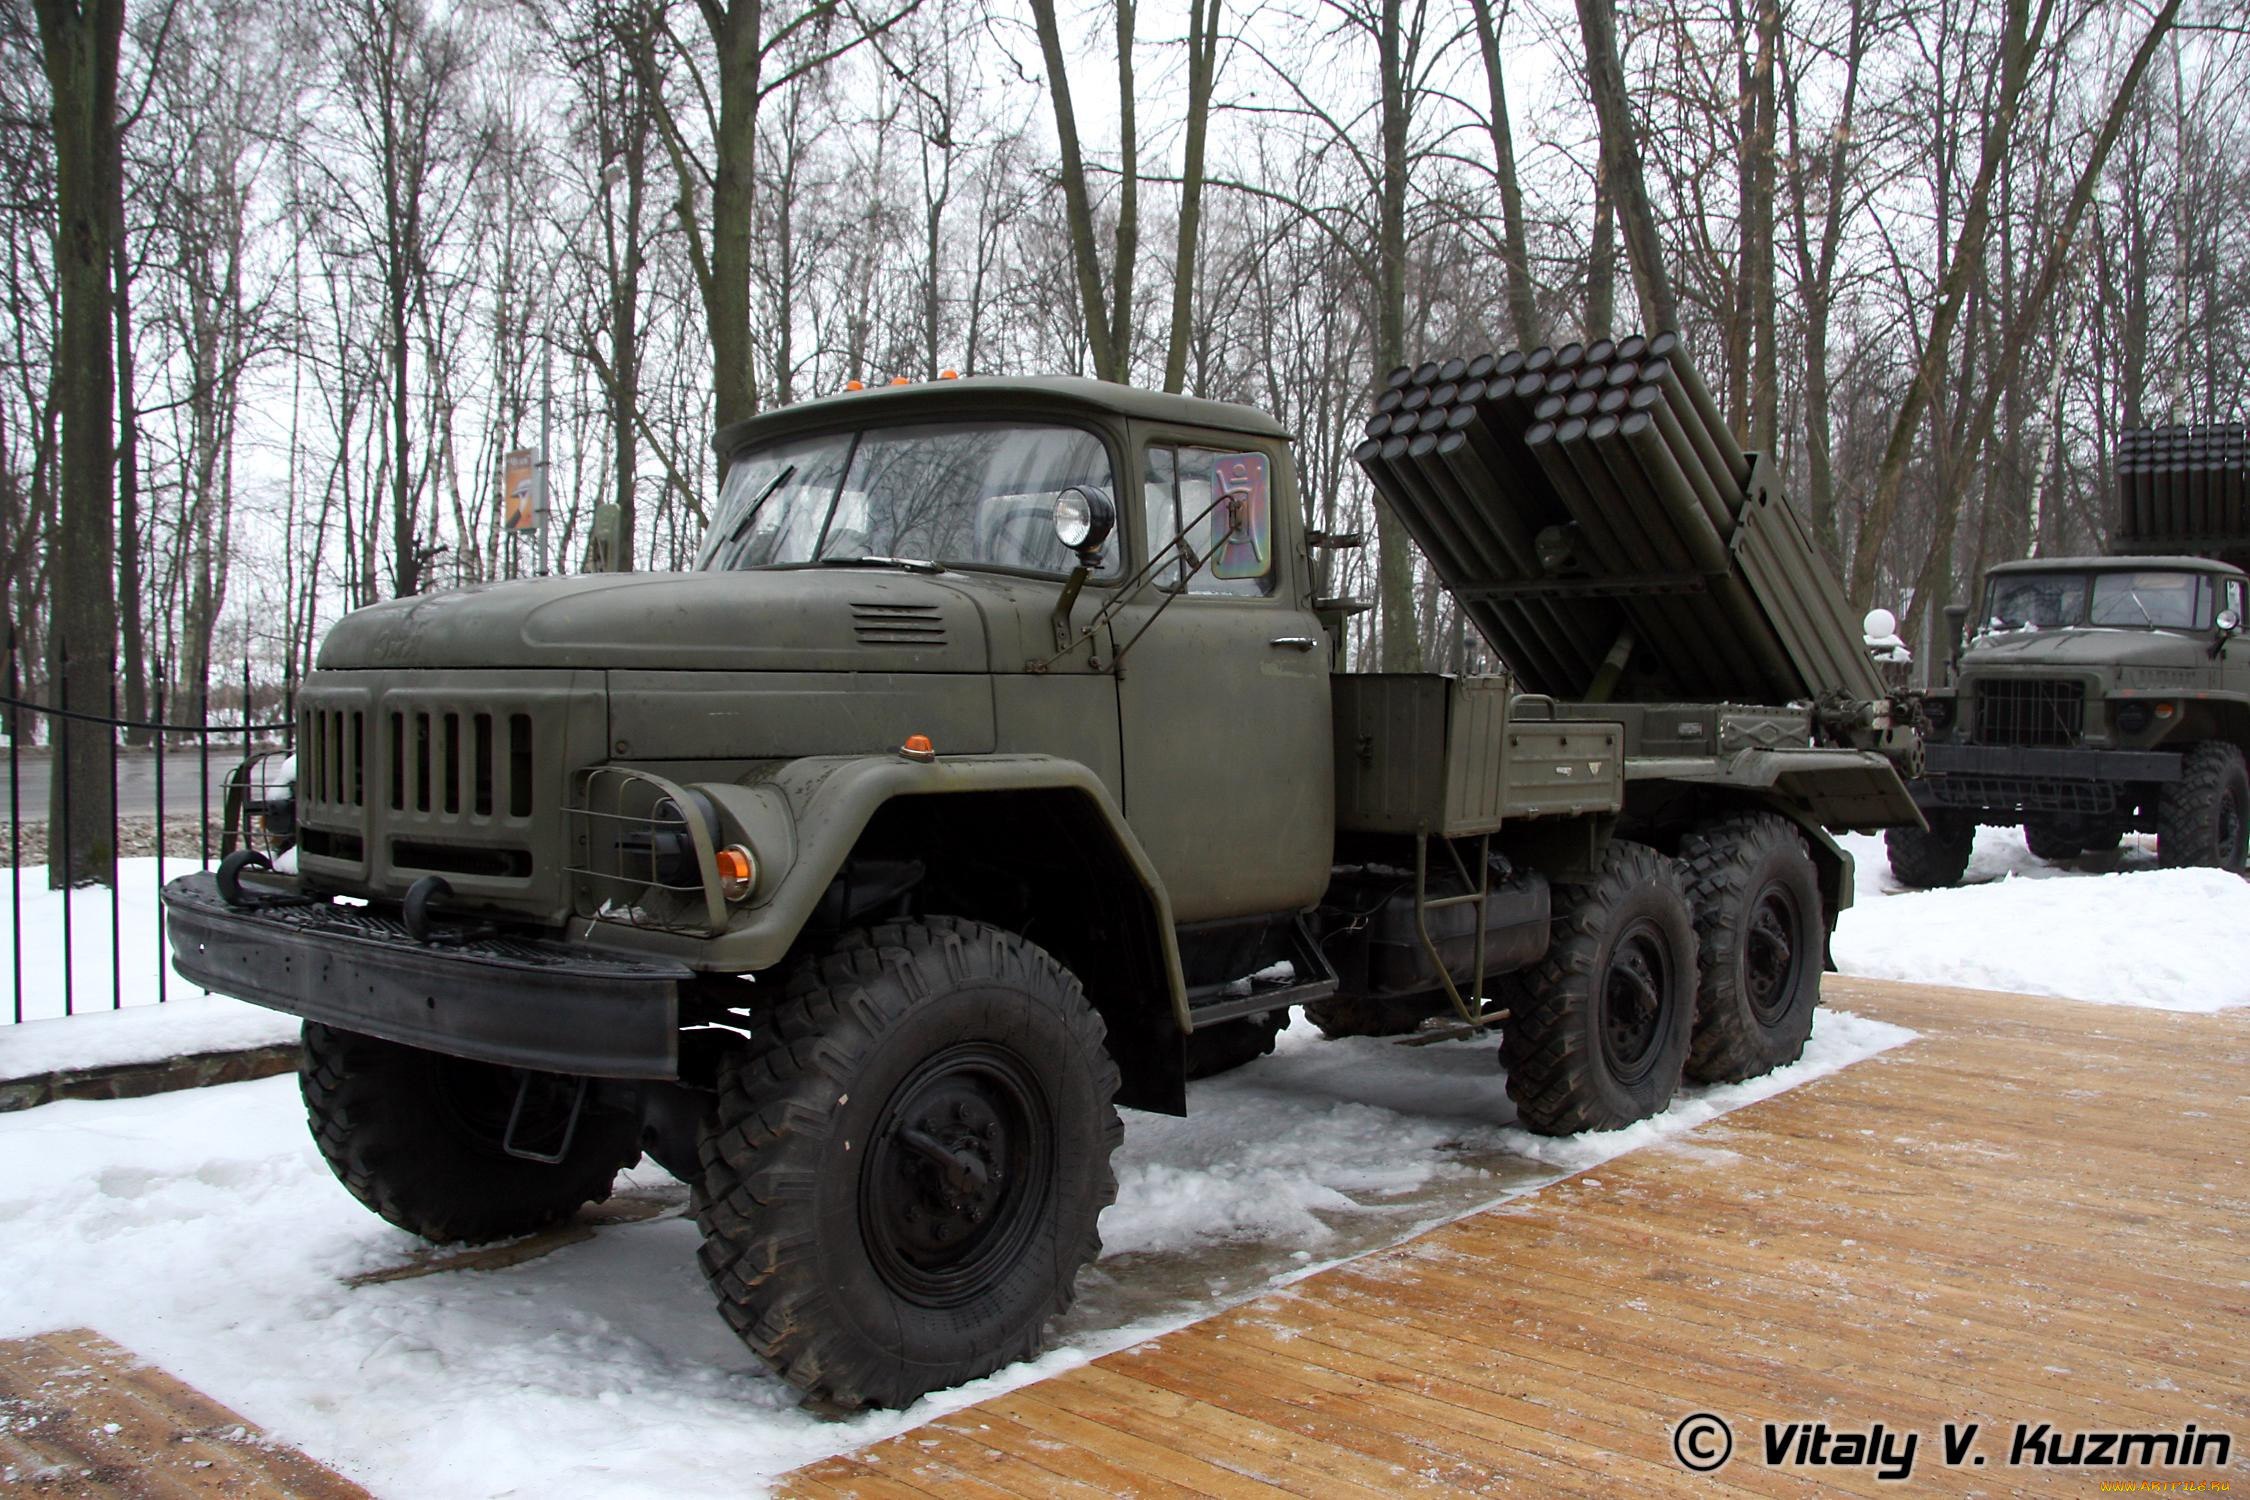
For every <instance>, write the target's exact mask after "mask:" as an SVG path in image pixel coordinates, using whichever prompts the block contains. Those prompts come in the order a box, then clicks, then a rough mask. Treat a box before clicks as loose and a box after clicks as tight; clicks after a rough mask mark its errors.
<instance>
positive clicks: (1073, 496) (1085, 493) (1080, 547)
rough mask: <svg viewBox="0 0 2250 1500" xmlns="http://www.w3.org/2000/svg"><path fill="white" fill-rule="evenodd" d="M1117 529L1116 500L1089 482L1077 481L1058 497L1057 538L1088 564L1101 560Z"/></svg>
mask: <svg viewBox="0 0 2250 1500" xmlns="http://www.w3.org/2000/svg"><path fill="white" fill-rule="evenodd" d="M1116 529H1117V502H1115V501H1114V500H1112V499H1110V498H1109V496H1108V494H1107V493H1106V492H1104V491H1102V490H1100V489H1098V488H1096V487H1095V486H1093V485H1090V484H1074V485H1072V486H1071V487H1070V488H1069V489H1067V490H1064V491H1063V492H1062V493H1061V494H1059V495H1057V496H1056V497H1055V540H1056V541H1058V542H1061V543H1062V544H1063V545H1064V546H1065V547H1068V548H1069V549H1070V550H1071V551H1073V552H1075V553H1077V554H1078V560H1079V561H1080V562H1082V563H1084V564H1086V566H1088V567H1092V566H1094V565H1095V564H1096V563H1097V562H1099V561H1100V560H1101V550H1102V543H1104V542H1106V541H1108V540H1109V534H1110V533H1111V532H1112V531H1115V530H1116Z"/></svg>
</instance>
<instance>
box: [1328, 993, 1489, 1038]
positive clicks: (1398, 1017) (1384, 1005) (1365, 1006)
mask: <svg viewBox="0 0 2250 1500" xmlns="http://www.w3.org/2000/svg"><path fill="white" fill-rule="evenodd" d="M1452 1009H1453V1007H1452V1006H1451V1005H1450V1004H1448V1003H1447V1001H1446V998H1445V996H1444V995H1443V994H1441V993H1440V992H1438V991H1436V990H1432V991H1430V992H1429V993H1428V994H1423V995H1395V996H1381V997H1378V996H1373V995H1336V996H1332V997H1331V998H1329V999H1326V1000H1316V1001H1314V1002H1313V1003H1312V1004H1310V1005H1308V1006H1306V1007H1305V1019H1306V1020H1308V1021H1310V1022H1312V1023H1313V1025H1315V1026H1317V1027H1319V1028H1320V1034H1321V1035H1322V1036H1324V1037H1327V1038H1328V1039H1329V1040H1330V1041H1335V1040H1337V1039H1339V1038H1342V1037H1347V1036H1406V1035H1408V1034H1409V1033H1411V1032H1415V1031H1419V1030H1421V1029H1422V1023H1423V1022H1424V1021H1427V1020H1428V1019H1429V1018H1430V1017H1432V1016H1439V1015H1444V1014H1446V1013H1447V1012H1448V1011H1450V1010H1452Z"/></svg>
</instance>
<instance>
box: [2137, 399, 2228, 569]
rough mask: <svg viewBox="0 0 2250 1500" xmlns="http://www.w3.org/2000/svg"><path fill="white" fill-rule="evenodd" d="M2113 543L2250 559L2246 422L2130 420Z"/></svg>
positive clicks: (2142, 550) (2139, 549)
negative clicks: (2137, 423) (2141, 423)
mask: <svg viewBox="0 0 2250 1500" xmlns="http://www.w3.org/2000/svg"><path fill="white" fill-rule="evenodd" d="M2113 550H2114V551H2116V552H2119V553H2122V554H2133V553H2159V552H2170V553H2186V554H2192V555H2195V556H2201V557H2216V558H2220V559H2222V560H2224V561H2226V562H2230V563H2233V564H2234V565H2235V566H2236V567H2243V566H2245V565H2246V564H2250V430H2246V429H2245V428H2244V427H2243V425H2242V424H2241V423H2239V422H2234V423H2217V424H2211V425H2207V426H2201V427H2128V428H2126V429H2125V431H2124V432H2123V433H2121V434H2120V435H2119V437H2118V441H2117V530H2116V532H2115V544H2114V547H2113Z"/></svg>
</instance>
